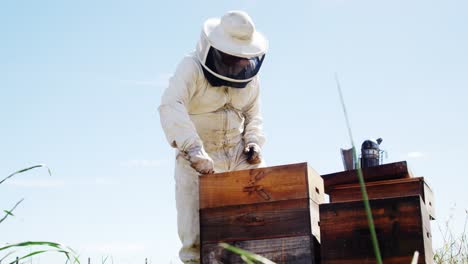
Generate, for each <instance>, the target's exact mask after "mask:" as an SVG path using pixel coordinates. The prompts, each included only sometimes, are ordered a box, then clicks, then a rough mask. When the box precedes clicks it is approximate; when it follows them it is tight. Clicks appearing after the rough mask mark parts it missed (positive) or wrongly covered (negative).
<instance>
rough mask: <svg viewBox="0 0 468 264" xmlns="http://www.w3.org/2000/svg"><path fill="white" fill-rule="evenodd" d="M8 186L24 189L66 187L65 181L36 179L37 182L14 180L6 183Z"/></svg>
mask: <svg viewBox="0 0 468 264" xmlns="http://www.w3.org/2000/svg"><path fill="white" fill-rule="evenodd" d="M5 184H6V185H11V186H16V187H24V188H59V187H63V186H64V185H65V182H64V181H60V180H46V179H35V180H21V179H12V180H10V181H7V182H5Z"/></svg>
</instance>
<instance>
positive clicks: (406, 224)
mask: <svg viewBox="0 0 468 264" xmlns="http://www.w3.org/2000/svg"><path fill="white" fill-rule="evenodd" d="M370 203H371V208H372V214H373V218H374V223H375V228H376V233H377V238H378V240H379V246H380V250H381V254H382V258H383V262H384V263H386V264H393V263H410V261H411V258H412V256H413V253H414V251H415V250H417V251H419V254H420V258H419V262H418V263H431V262H427V261H428V260H431V259H432V256H433V252H432V246H431V239H430V238H431V233H430V225H429V224H428V223H429V216H428V214H427V209H426V207H425V206H424V203H423V201H422V199H421V198H420V196H407V197H398V198H387V199H375V200H370ZM320 232H321V255H322V264H330V263H353V264H354V263H369V264H370V263H375V258H374V253H373V250H372V244H371V238H370V232H369V228H368V225H367V218H366V214H365V210H364V205H363V203H362V201H354V202H343V203H332V204H321V205H320Z"/></svg>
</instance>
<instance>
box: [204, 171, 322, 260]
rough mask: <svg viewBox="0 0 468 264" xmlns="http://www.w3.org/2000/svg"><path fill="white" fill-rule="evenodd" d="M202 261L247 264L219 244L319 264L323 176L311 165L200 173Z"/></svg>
mask: <svg viewBox="0 0 468 264" xmlns="http://www.w3.org/2000/svg"><path fill="white" fill-rule="evenodd" d="M199 179H200V180H199V189H200V192H199V193H200V240H201V258H202V263H205V264H207V263H210V264H211V263H244V261H243V260H242V259H241V258H240V257H239V256H238V255H236V254H234V253H231V252H229V251H227V250H224V249H222V248H221V247H219V246H218V243H219V242H227V243H229V244H231V245H234V246H237V247H240V248H242V249H245V250H248V251H251V252H253V253H256V254H259V255H262V256H264V257H266V258H268V259H270V260H272V261H274V262H275V263H278V264H280V263H281V264H284V263H291V264H301V263H307V264H310V263H319V261H320V255H319V253H320V247H319V246H320V245H319V243H320V229H319V223H318V220H319V204H320V203H322V202H323V201H324V187H323V180H322V178H321V177H320V175H319V174H317V172H315V171H314V170H313V169H311V168H310V167H309V166H308V165H307V163H299V164H291V165H284V166H275V167H267V168H260V169H252V170H242V171H233V172H226V173H217V174H211V175H204V176H200V178H199Z"/></svg>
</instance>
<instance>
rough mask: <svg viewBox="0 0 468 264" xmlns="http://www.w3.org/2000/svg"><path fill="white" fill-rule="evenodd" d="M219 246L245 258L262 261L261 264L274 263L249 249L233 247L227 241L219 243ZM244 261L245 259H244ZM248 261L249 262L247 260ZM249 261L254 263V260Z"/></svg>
mask: <svg viewBox="0 0 468 264" xmlns="http://www.w3.org/2000/svg"><path fill="white" fill-rule="evenodd" d="M219 246H221V247H223V248H225V249H227V250H229V251H232V252H234V253H236V254H238V255H240V256H241V257H242V256H244V258H247V259H248V260H249V261H258V262H260V263H263V264H275V263H274V262H273V261H271V260H269V259H267V258H265V257H262V256H260V255H257V254H254V253H252V252H250V251H247V250H243V249H240V248H238V247H234V246H231V245H229V244H227V243H219ZM244 258H243V259H244ZM244 261H245V259H244ZM247 263H249V262H247ZM251 263H255V262H251Z"/></svg>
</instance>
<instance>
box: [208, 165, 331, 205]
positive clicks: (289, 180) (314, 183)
mask: <svg viewBox="0 0 468 264" xmlns="http://www.w3.org/2000/svg"><path fill="white" fill-rule="evenodd" d="M199 188H200V189H199V194H200V208H201V209H205V208H216V207H223V206H230V205H240V204H256V203H263V202H274V201H281V200H290V199H303V198H307V199H308V198H310V199H313V200H314V201H315V202H316V203H321V202H323V200H324V192H323V180H322V178H321V177H319V175H318V174H317V173H316V172H315V171H313V169H309V168H308V166H307V163H298V164H290V165H283V166H274V167H266V168H259V169H251V170H241V171H231V172H224V173H216V174H209V175H203V176H200V178H199Z"/></svg>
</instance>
